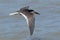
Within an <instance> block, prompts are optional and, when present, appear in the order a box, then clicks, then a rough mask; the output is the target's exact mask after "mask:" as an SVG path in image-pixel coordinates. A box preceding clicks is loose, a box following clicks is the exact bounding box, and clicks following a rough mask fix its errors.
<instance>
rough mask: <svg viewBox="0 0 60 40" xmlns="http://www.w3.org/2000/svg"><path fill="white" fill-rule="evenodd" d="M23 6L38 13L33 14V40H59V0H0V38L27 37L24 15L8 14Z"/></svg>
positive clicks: (27, 28)
mask: <svg viewBox="0 0 60 40" xmlns="http://www.w3.org/2000/svg"><path fill="white" fill-rule="evenodd" d="M25 6H30V8H31V9H33V10H35V11H37V12H39V13H40V15H36V16H35V30H34V33H33V36H32V38H33V40H60V0H0V40H27V39H28V38H29V36H30V34H29V27H28V26H27V24H26V21H25V19H24V17H22V16H20V15H15V16H9V14H10V13H12V12H15V11H17V10H19V9H20V8H22V7H25ZM28 40H30V39H28Z"/></svg>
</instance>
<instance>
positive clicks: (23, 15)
mask: <svg viewBox="0 0 60 40" xmlns="http://www.w3.org/2000/svg"><path fill="white" fill-rule="evenodd" d="M20 14H21V15H22V16H23V17H24V18H25V19H26V21H27V24H28V18H27V16H26V15H24V14H23V13H20Z"/></svg>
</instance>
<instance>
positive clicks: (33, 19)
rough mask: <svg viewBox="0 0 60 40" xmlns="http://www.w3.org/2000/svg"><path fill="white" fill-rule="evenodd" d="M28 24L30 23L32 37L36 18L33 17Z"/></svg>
mask: <svg viewBox="0 0 60 40" xmlns="http://www.w3.org/2000/svg"><path fill="white" fill-rule="evenodd" d="M28 23H29V29H30V35H32V34H33V32H34V27H35V18H34V16H31V17H29V18H28Z"/></svg>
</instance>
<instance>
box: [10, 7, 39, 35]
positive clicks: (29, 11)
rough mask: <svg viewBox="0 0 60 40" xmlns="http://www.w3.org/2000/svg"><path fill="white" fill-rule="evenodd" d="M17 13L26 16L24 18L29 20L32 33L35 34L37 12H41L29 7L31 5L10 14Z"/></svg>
mask: <svg viewBox="0 0 60 40" xmlns="http://www.w3.org/2000/svg"><path fill="white" fill-rule="evenodd" d="M16 14H20V15H22V16H24V18H25V19H26V21H27V24H28V26H29V29H30V35H32V34H33V32H34V27H35V17H34V15H35V14H39V13H38V12H35V11H34V10H32V9H29V6H26V7H23V8H21V9H20V10H18V11H16V12H15V13H11V14H9V15H16Z"/></svg>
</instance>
